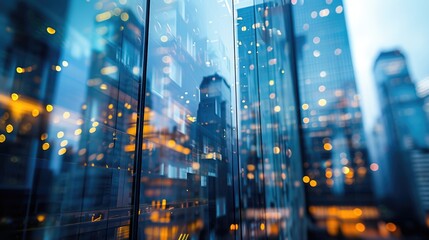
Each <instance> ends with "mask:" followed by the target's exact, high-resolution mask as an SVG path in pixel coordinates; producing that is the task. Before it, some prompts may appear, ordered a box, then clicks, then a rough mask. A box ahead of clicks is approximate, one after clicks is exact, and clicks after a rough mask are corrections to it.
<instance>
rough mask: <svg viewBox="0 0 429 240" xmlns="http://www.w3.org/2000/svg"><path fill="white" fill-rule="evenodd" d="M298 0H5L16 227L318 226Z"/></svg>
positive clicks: (167, 235)
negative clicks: (300, 109) (295, 16)
mask: <svg viewBox="0 0 429 240" xmlns="http://www.w3.org/2000/svg"><path fill="white" fill-rule="evenodd" d="M283 2H284V1H257V2H256V1H241V2H239V1H237V2H235V3H233V1H231V0H224V1H222V0H219V1H200V0H163V1H161V0H159V1H158V0H157V1H150V2H146V1H144V0H98V1H90V0H87V1H51V0H39V1H34V0H20V1H12V2H4V1H3V2H2V3H1V4H0V6H1V7H0V26H1V29H0V31H1V34H2V38H1V39H0V83H1V87H0V171H1V172H0V195H1V196H2V198H0V233H1V234H2V237H5V238H6V239H129V238H132V239H183V240H184V239H267V238H271V239H288V238H293V239H305V229H304V227H305V224H304V221H303V218H304V215H305V210H304V200H303V184H302V182H301V177H302V176H301V155H300V144H299V137H298V116H297V107H296V102H295V101H296V91H294V90H295V88H296V86H295V85H294V79H295V73H294V71H293V54H292V53H293V51H292V47H293V38H292V34H291V30H292V26H291V23H290V21H289V20H288V19H289V17H290V6H289V5H288V4H286V3H283Z"/></svg>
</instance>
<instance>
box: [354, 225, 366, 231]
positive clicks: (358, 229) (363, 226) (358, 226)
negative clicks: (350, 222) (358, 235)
mask: <svg viewBox="0 0 429 240" xmlns="http://www.w3.org/2000/svg"><path fill="white" fill-rule="evenodd" d="M355 228H356V230H357V231H358V232H364V231H365V225H364V224H363V223H357V224H356V225H355Z"/></svg>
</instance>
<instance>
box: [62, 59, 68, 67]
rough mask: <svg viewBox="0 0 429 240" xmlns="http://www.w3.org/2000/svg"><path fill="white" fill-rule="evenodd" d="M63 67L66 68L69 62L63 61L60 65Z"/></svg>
mask: <svg viewBox="0 0 429 240" xmlns="http://www.w3.org/2000/svg"><path fill="white" fill-rule="evenodd" d="M61 64H62V65H63V67H68V66H69V62H67V61H66V60H64V61H63V62H62V63H61Z"/></svg>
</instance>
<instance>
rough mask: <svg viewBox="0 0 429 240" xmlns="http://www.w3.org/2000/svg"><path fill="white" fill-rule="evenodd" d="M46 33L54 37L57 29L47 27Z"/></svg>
mask: <svg viewBox="0 0 429 240" xmlns="http://www.w3.org/2000/svg"><path fill="white" fill-rule="evenodd" d="M46 32H48V33H49V34H51V35H53V34H55V33H56V32H57V31H56V30H55V29H53V28H52V27H47V28H46Z"/></svg>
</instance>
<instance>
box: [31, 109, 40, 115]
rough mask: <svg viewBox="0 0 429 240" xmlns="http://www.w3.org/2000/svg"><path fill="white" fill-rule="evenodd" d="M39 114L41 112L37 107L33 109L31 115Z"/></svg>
mask: <svg viewBox="0 0 429 240" xmlns="http://www.w3.org/2000/svg"><path fill="white" fill-rule="evenodd" d="M39 114H40V112H39V110H37V109H33V111H31V115H32V116H33V117H37V116H39Z"/></svg>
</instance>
